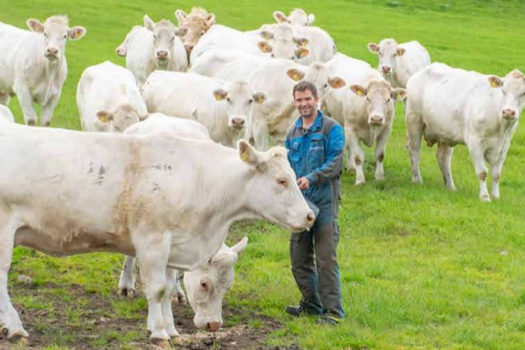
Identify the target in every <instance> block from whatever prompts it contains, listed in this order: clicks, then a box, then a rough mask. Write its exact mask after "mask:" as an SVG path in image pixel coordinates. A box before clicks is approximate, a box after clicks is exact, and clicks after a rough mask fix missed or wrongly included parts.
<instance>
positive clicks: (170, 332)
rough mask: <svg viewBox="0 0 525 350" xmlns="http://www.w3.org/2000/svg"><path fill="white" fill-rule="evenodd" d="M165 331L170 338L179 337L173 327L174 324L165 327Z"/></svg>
mask: <svg viewBox="0 0 525 350" xmlns="http://www.w3.org/2000/svg"><path fill="white" fill-rule="evenodd" d="M167 332H168V334H169V335H170V337H171V338H176V337H180V333H179V331H177V329H175V326H174V327H173V328H172V329H167Z"/></svg>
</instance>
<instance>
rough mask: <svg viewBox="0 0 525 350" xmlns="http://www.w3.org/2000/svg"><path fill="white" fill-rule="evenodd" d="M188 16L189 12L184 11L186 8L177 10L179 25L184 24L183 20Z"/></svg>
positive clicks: (176, 15) (176, 16)
mask: <svg viewBox="0 0 525 350" xmlns="http://www.w3.org/2000/svg"><path fill="white" fill-rule="evenodd" d="M186 17H188V14H187V13H186V12H184V10H175V18H176V19H177V22H178V23H179V26H181V25H182V22H184V20H185V19H186Z"/></svg>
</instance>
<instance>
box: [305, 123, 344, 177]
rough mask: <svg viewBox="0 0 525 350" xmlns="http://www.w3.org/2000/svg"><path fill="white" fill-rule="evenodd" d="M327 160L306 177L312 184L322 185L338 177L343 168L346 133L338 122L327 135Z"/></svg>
mask: <svg viewBox="0 0 525 350" xmlns="http://www.w3.org/2000/svg"><path fill="white" fill-rule="evenodd" d="M326 143H327V147H326V158H325V159H326V160H325V162H324V163H323V164H322V165H321V166H319V167H318V168H316V169H314V170H313V171H312V172H310V173H309V174H308V175H306V178H307V179H308V181H309V182H310V184H311V185H315V186H320V185H323V184H325V183H326V182H328V181H330V180H332V179H334V178H336V177H338V176H339V175H340V174H341V171H342V170H343V154H344V150H345V134H344V131H343V127H342V126H341V125H339V124H336V125H334V126H333V127H332V129H331V130H330V132H329V133H328V135H327V141H326Z"/></svg>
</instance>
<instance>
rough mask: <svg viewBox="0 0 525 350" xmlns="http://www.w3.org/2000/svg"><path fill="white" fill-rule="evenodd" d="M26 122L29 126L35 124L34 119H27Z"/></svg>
mask: <svg viewBox="0 0 525 350" xmlns="http://www.w3.org/2000/svg"><path fill="white" fill-rule="evenodd" d="M26 124H27V125H29V126H35V125H36V120H34V119H29V120H28V121H27V123H26Z"/></svg>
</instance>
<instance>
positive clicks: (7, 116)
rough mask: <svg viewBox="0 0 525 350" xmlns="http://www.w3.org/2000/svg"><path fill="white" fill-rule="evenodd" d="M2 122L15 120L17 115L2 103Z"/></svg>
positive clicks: (0, 120) (0, 109) (0, 111)
mask: <svg viewBox="0 0 525 350" xmlns="http://www.w3.org/2000/svg"><path fill="white" fill-rule="evenodd" d="M0 122H10V123H14V122H15V117H14V116H13V113H11V110H10V109H9V107H6V106H4V105H0Z"/></svg>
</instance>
